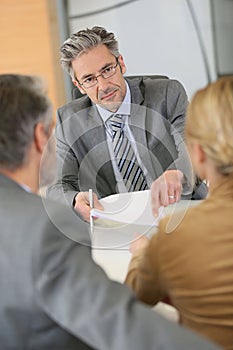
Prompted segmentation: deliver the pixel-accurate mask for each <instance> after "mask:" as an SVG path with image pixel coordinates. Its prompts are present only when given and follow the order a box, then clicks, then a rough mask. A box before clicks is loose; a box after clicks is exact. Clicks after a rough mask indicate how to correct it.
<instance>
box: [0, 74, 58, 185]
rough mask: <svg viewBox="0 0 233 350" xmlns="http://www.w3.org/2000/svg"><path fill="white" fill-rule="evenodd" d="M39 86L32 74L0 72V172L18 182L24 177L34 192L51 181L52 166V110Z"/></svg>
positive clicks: (37, 80) (39, 83)
mask: <svg viewBox="0 0 233 350" xmlns="http://www.w3.org/2000/svg"><path fill="white" fill-rule="evenodd" d="M42 86H43V85H42V82H41V80H40V79H39V78H36V77H32V76H26V75H16V74H2V75H0V101H1V102H0V171H1V172H2V173H5V174H6V175H12V176H13V177H14V176H15V179H16V180H19V182H21V181H20V180H22V182H23V178H26V177H28V180H29V184H30V185H31V187H32V190H34V191H36V190H37V189H38V185H39V181H41V185H44V180H45V179H46V180H48V181H51V180H52V179H51V178H50V177H52V173H53V172H54V169H53V168H54V165H55V163H54V158H55V147H54V141H50V142H49V143H48V141H49V138H50V136H51V135H52V131H53V124H54V122H53V117H52V109H51V103H50V101H49V100H48V98H47V97H46V96H45V94H44V92H43V90H42ZM26 169H27V170H26ZM40 169H41V173H40ZM25 170H26V171H25ZM31 171H32V172H31ZM22 174H24V175H23V177H22ZM26 174H27V176H25V175H26ZM48 174H51V176H50V175H49V176H48ZM40 175H41V178H40ZM32 176H33V177H34V178H33V179H30V177H32Z"/></svg>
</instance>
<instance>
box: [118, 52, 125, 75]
mask: <svg viewBox="0 0 233 350" xmlns="http://www.w3.org/2000/svg"><path fill="white" fill-rule="evenodd" d="M118 62H119V66H120V69H121V73H122V74H125V72H126V65H125V62H124V59H123V56H122V55H120V56H119V57H118Z"/></svg>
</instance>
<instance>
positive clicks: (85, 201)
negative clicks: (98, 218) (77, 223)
mask: <svg viewBox="0 0 233 350" xmlns="http://www.w3.org/2000/svg"><path fill="white" fill-rule="evenodd" d="M89 192H90V191H89ZM89 192H79V193H78V194H77V195H76V196H75V199H74V209H75V210H76V211H77V212H78V213H79V214H80V215H81V216H82V218H83V219H84V220H85V221H87V222H90V211H91V209H92V208H96V209H99V210H103V209H104V208H103V206H102V205H101V204H100V202H99V200H98V197H97V195H96V193H94V192H93V191H92V190H91V193H92V195H91V198H92V199H91V203H90V196H89ZM93 219H94V220H95V218H93Z"/></svg>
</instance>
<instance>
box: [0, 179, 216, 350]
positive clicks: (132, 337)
mask: <svg viewBox="0 0 233 350" xmlns="http://www.w3.org/2000/svg"><path fill="white" fill-rule="evenodd" d="M0 198H1V201H0V220H1V232H0V279H1V295H0V300H1V302H0V319H1V327H0V348H1V349H2V350H59V349H62V350H73V349H76V350H77V349H79V350H82V349H83V350H84V349H93V348H94V349H101V350H111V349H112V350H120V349H127V350H130V349H132V350H142V349H148V350H149V349H160V350H162V349H164V350H165V349H166V350H169V349H177V350H182V349H184V350H187V349H196V350H200V349H202V350H203V349H208V350H211V349H212V350H214V349H216V350H217V347H215V346H214V345H211V344H210V343H209V342H207V341H205V340H203V339H201V338H199V337H198V336H196V335H194V334H192V333H191V332H189V331H186V330H185V329H183V328H181V327H180V326H178V325H176V324H172V323H170V322H168V321H166V320H165V319H163V318H162V317H160V316H158V315H156V313H155V312H153V311H151V310H149V309H148V308H147V307H146V306H144V305H143V304H140V303H139V302H137V301H136V300H135V297H134V295H133V293H132V292H131V290H130V289H129V288H128V287H127V286H125V285H120V284H119V283H116V282H112V281H110V280H109V279H108V278H107V277H106V275H105V273H104V272H103V270H102V269H101V268H100V267H98V265H96V264H95V263H94V262H93V260H92V257H91V248H90V241H89V235H88V231H87V228H86V224H85V223H84V222H83V221H81V220H79V217H78V216H77V214H75V213H74V211H73V210H71V209H69V208H67V207H63V206H61V205H58V204H57V203H54V202H52V201H49V200H43V199H41V198H40V197H38V196H36V195H34V194H31V193H28V192H26V191H25V190H24V189H23V188H22V187H20V186H19V185H18V184H16V183H15V182H13V181H11V180H10V179H8V178H6V177H5V176H3V175H0ZM64 233H65V234H66V235H64ZM67 236H68V237H67Z"/></svg>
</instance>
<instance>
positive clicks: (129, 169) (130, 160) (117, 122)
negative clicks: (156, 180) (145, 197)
mask: <svg viewBox="0 0 233 350" xmlns="http://www.w3.org/2000/svg"><path fill="white" fill-rule="evenodd" d="M109 123H110V124H111V129H112V142H113V150H114V154H115V157H116V161H117V165H118V168H119V170H120V172H121V174H122V177H123V180H124V183H125V185H126V188H127V190H128V191H129V192H132V191H141V190H145V189H147V188H148V187H147V183H146V179H145V176H144V174H143V172H142V169H141V167H140V166H139V164H138V161H137V158H136V156H135V154H134V151H133V148H132V146H131V144H130V141H129V140H128V138H127V137H126V135H125V134H124V129H123V121H122V115H119V114H115V115H113V116H112V117H111V118H110V119H109Z"/></svg>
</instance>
